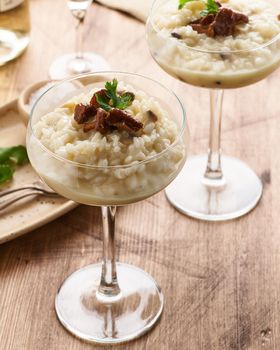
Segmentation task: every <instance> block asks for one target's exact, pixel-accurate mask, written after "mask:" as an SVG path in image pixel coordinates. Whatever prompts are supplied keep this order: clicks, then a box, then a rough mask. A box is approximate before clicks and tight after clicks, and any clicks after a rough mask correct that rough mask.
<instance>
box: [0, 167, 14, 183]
mask: <svg viewBox="0 0 280 350" xmlns="http://www.w3.org/2000/svg"><path fill="white" fill-rule="evenodd" d="M13 172H14V171H13V168H12V167H11V166H10V165H8V164H0V184H2V183H4V182H7V181H10V180H12V178H13Z"/></svg>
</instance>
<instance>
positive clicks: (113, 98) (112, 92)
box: [95, 79, 134, 112]
mask: <svg viewBox="0 0 280 350" xmlns="http://www.w3.org/2000/svg"><path fill="white" fill-rule="evenodd" d="M117 88H118V81H117V79H113V81H112V82H109V81H107V82H106V84H105V93H106V96H107V98H106V96H102V95H101V94H98V93H97V94H96V95H95V96H96V101H97V102H98V103H99V105H100V107H101V108H102V109H104V110H105V111H107V112H109V111H110V109H112V108H117V109H121V110H124V109H126V108H127V107H129V106H130V105H131V104H132V102H133V100H134V95H133V94H132V93H130V92H124V93H122V94H119V93H118V92H117Z"/></svg>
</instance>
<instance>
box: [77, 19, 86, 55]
mask: <svg viewBox="0 0 280 350" xmlns="http://www.w3.org/2000/svg"><path fill="white" fill-rule="evenodd" d="M76 18H77V24H76V58H83V57H84V49H83V41H84V39H83V34H84V33H83V32H84V19H85V13H84V15H83V16H81V17H76Z"/></svg>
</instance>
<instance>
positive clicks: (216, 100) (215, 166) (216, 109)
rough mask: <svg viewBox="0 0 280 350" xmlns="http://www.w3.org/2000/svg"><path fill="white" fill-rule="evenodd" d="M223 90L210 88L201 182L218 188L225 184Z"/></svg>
mask: <svg viewBox="0 0 280 350" xmlns="http://www.w3.org/2000/svg"><path fill="white" fill-rule="evenodd" d="M223 97H224V90H215V89H211V90H210V135H209V149H208V162H207V168H206V171H205V174H204V178H203V183H204V184H205V185H206V186H209V187H215V188H220V187H224V185H225V178H224V176H223V172H222V168H221V125H222V106H223Z"/></svg>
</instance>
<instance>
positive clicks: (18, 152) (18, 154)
mask: <svg viewBox="0 0 280 350" xmlns="http://www.w3.org/2000/svg"><path fill="white" fill-rule="evenodd" d="M10 159H11V160H12V161H13V162H14V163H15V164H16V165H23V164H26V163H28V155H27V152H26V148H25V147H24V146H16V147H13V148H12V151H11V155H10Z"/></svg>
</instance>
